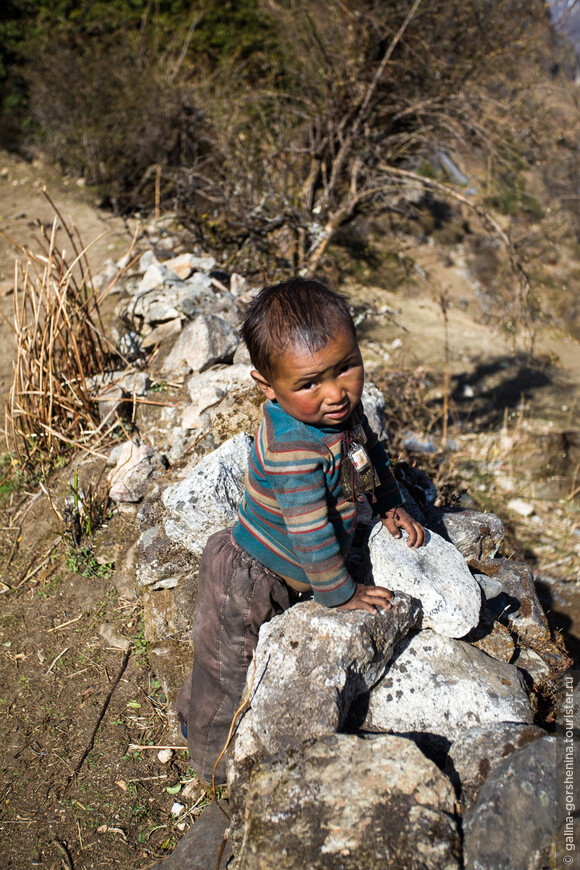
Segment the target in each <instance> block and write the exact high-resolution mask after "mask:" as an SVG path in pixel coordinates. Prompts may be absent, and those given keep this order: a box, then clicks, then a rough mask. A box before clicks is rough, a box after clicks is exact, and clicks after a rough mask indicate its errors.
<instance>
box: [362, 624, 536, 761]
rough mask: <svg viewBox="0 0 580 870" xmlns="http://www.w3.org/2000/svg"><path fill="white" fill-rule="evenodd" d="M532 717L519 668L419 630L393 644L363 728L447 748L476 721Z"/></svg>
mask: <svg viewBox="0 0 580 870" xmlns="http://www.w3.org/2000/svg"><path fill="white" fill-rule="evenodd" d="M532 721H533V714H532V710H531V708H530V704H529V701H528V696H527V694H526V691H525V688H524V686H523V680H522V677H521V674H520V673H519V671H518V670H517V668H514V667H513V666H512V665H508V664H506V663H505V662H500V661H496V660H495V659H492V658H490V657H489V656H487V655H486V654H485V653H483V652H481V651H480V650H478V649H476V648H475V647H473V646H471V645H470V644H468V643H465V642H463V641H460V640H455V639H453V638H446V637H443V636H441V635H439V634H437V633H436V632H434V631H421V632H419V633H418V634H415V635H413V636H411V637H409V638H407V639H405V640H404V641H402V642H401V643H400V644H399V646H398V648H397V649H396V650H395V655H394V658H393V662H392V664H391V665H390V667H389V669H388V671H387V673H386V675H385V676H384V677H383V679H382V680H381V681H380V683H378V684H377V685H376V686H375V687H374V688H373V689H372V691H371V692H370V695H369V699H368V711H367V714H366V718H365V719H364V721H363V724H362V728H363V730H366V731H378V732H396V733H402V734H413V735H416V736H417V739H418V741H419V742H420V745H422V746H426V747H432V748H433V749H435V750H446V749H447V748H448V747H449V744H450V743H453V742H454V741H455V740H457V739H458V738H459V737H461V735H462V734H463V733H464V732H465V730H466V729H468V728H473V727H474V726H476V725H482V724H484V723H488V722H524V723H527V724H529V723H531V722H532Z"/></svg>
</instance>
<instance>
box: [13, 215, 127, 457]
mask: <svg viewBox="0 0 580 870" xmlns="http://www.w3.org/2000/svg"><path fill="white" fill-rule="evenodd" d="M51 204H52V205H53V208H54V209H55V212H56V216H55V219H54V221H53V224H52V228H51V230H50V232H45V234H44V239H43V241H42V242H41V252H40V253H32V252H31V251H28V250H26V249H24V248H20V247H19V246H16V247H18V249H19V250H20V252H21V253H22V255H23V261H18V262H17V263H16V265H15V278H14V323H13V324H12V327H13V330H14V334H15V338H16V346H17V354H16V361H15V363H14V381H13V384H12V387H11V390H10V394H9V400H8V403H7V406H6V439H7V446H8V450H9V452H10V453H11V454H12V455H13V456H14V457H15V458H16V460H17V461H18V462H19V464H21V465H22V466H26V467H30V466H31V465H33V464H35V463H37V462H38V461H49V462H51V461H53V460H54V458H55V457H56V456H58V455H59V454H62V453H63V452H66V450H67V449H68V448H70V446H76V447H78V446H87V445H88V444H89V443H91V442H92V443H93V444H94V442H95V439H96V437H98V435H99V429H100V426H99V414H98V406H97V403H96V402H95V398H94V396H92V395H91V392H90V390H89V386H88V383H87V382H88V379H89V378H90V377H91V376H93V375H95V374H97V373H99V372H102V371H106V370H107V368H108V366H109V365H110V359H111V354H110V352H109V350H108V347H109V342H108V341H107V339H106V337H105V331H104V328H103V323H102V320H101V315H100V311H99V303H100V302H101V301H102V299H103V297H104V295H105V293H106V292H107V291H105V293H101V296H100V297H99V296H98V295H97V294H96V292H95V291H94V290H93V281H92V277H91V271H90V266H89V262H88V258H87V251H88V248H87V247H85V246H84V245H83V244H82V241H81V239H80V237H79V235H78V232H77V231H76V229H75V228H74V227H73V228H72V229H71V228H69V227H68V226H67V225H66V223H65V222H64V220H63V219H62V217H61V215H60V214H59V213H58V211H57V210H56V207H55V206H54V204H53V203H52V202H51ZM59 224H60V227H62V229H63V230H64V233H65V235H66V244H67V245H68V246H69V247H70V249H71V250H72V255H71V256H70V257H68V256H67V254H66V253H65V248H64V246H61V244H60V241H59V232H60V229H59ZM89 247H90V246H89ZM108 289H110V288H107V290H108Z"/></svg>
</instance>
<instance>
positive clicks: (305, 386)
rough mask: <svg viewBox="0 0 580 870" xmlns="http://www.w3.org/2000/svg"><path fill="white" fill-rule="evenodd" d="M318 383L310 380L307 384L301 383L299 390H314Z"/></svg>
mask: <svg viewBox="0 0 580 870" xmlns="http://www.w3.org/2000/svg"><path fill="white" fill-rule="evenodd" d="M315 386H316V384H315V382H314V381H308V383H307V384H300V386H299V387H298V389H299V390H313V389H314V388H315Z"/></svg>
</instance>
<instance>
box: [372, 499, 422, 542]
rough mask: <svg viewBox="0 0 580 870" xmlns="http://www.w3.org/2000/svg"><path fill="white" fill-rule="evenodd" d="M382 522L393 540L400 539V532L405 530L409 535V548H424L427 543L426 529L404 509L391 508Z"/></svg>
mask: <svg viewBox="0 0 580 870" xmlns="http://www.w3.org/2000/svg"><path fill="white" fill-rule="evenodd" d="M381 522H382V524H383V525H384V526H386V527H387V529H388V530H389V532H390V533H391V535H392V536H393V538H400V537H401V531H400V530H401V529H404V530H405V531H406V532H407V534H408V535H409V540H408V542H407V546H408V547H422V546H423V544H424V543H425V529H424V528H423V526H422V525H421V523H418V522H417V520H414V519H413V517H412V516H410V515H409V514H408V513H407V511H406V510H405V509H404V508H402V507H396V508H391V510H390V511H387V512H386V514H385V515H384V516H382V517H381Z"/></svg>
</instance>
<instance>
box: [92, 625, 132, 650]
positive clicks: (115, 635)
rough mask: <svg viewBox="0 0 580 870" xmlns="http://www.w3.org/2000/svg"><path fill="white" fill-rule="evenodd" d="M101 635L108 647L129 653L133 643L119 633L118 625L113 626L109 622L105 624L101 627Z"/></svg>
mask: <svg viewBox="0 0 580 870" xmlns="http://www.w3.org/2000/svg"><path fill="white" fill-rule="evenodd" d="M99 634H100V635H101V637H102V638H104V639H105V642H106V643H107V644H108V646H110V647H113V649H122V650H125V651H127V650H128V649H129V647H130V646H131V641H130V640H129V638H128V637H125V635H124V634H122V632H120V631H119V629H118V628H117V626H116V625H111V624H110V623H109V622H104V623H103V624H102V625H100V626H99Z"/></svg>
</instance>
